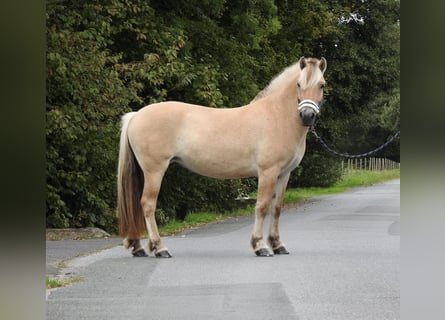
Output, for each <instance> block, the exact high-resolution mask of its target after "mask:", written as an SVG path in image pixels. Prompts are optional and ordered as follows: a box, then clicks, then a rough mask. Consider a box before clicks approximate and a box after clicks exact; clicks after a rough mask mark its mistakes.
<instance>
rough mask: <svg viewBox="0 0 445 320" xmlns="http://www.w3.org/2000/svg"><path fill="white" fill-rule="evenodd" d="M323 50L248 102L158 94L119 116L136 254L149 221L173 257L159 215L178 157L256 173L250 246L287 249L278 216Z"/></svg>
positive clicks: (191, 163) (213, 168) (122, 174)
mask: <svg viewBox="0 0 445 320" xmlns="http://www.w3.org/2000/svg"><path fill="white" fill-rule="evenodd" d="M326 66H327V62H326V59H325V58H321V60H318V59H315V58H304V57H302V58H301V59H300V60H299V61H298V62H297V63H295V64H293V65H291V66H290V67H288V68H286V69H285V70H284V71H283V72H282V73H280V74H279V75H278V76H277V77H275V78H274V79H273V80H272V81H271V82H270V84H269V85H268V86H267V87H266V88H265V89H264V90H263V91H261V92H260V93H259V94H258V95H257V96H256V97H255V98H254V99H253V100H252V101H251V102H250V103H249V104H248V105H245V106H242V107H237V108H227V109H216V108H208V107H203V106H198V105H192V104H186V103H182V102H161V103H156V104H152V105H149V106H146V107H144V108H142V109H140V110H139V111H138V112H130V113H127V114H125V115H124V116H123V118H122V132H121V137H120V152H119V168H118V218H119V232H120V235H121V236H123V237H124V238H125V239H124V245H125V247H126V248H131V249H132V254H133V255H134V256H137V257H139V256H147V253H146V251H145V250H144V249H143V247H142V245H141V241H140V238H141V234H142V233H143V231H144V228H145V224H146V227H147V230H148V239H149V241H148V251H149V252H150V253H154V255H155V256H156V257H163V258H169V257H171V255H170V253H169V251H168V249H167V247H165V246H164V244H163V243H162V241H161V238H160V236H159V232H158V227H157V224H156V220H155V209H156V201H157V197H158V194H159V189H160V186H161V182H162V179H163V176H164V173H165V171H166V170H167V167H168V166H169V164H170V163H173V162H177V163H179V164H181V165H182V166H184V167H185V168H187V169H189V170H191V171H193V172H196V173H198V174H201V175H204V176H208V177H213V178H218V179H234V178H243V177H252V176H256V177H258V197H257V202H256V206H255V222H254V225H253V231H252V235H251V246H252V249H253V251H254V252H255V254H256V255H257V256H262V257H264V256H271V255H273V254H272V253H271V252H270V250H269V247H268V246H267V244H266V241H265V240H264V239H263V223H264V218H265V217H266V215H267V214H271V220H270V227H269V234H268V238H267V241H268V243H269V245H270V247H271V249H272V251H273V253H274V254H289V251H288V250H287V249H286V247H285V245H284V243H283V242H282V241H281V239H280V233H279V227H278V221H279V218H280V211H281V206H282V200H283V194H284V191H285V189H286V186H287V182H288V180H289V175H290V172H291V171H292V170H293V169H295V168H296V167H297V166H298V165H299V163H300V161H301V159H302V158H303V155H304V152H305V148H306V135H307V132H308V128H309V127H310V126H311V125H313V124H314V121H315V117H316V115H317V114H318V113H319V112H320V106H321V102H322V99H323V88H324V85H325V80H324V78H323V74H324V72H325V70H326Z"/></svg>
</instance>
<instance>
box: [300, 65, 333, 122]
mask: <svg viewBox="0 0 445 320" xmlns="http://www.w3.org/2000/svg"><path fill="white" fill-rule="evenodd" d="M298 63H299V65H300V69H301V72H300V76H299V79H298V81H297V87H298V88H297V96H298V111H299V114H300V119H301V121H302V123H303V125H304V126H307V127H310V126H312V125H313V124H314V122H315V117H316V115H317V114H318V113H319V112H320V109H321V104H322V101H323V89H324V86H325V80H324V77H323V74H324V72H325V71H326V67H327V61H326V59H325V58H321V60H318V59H314V58H308V59H306V58H305V57H301V59H300V60H299V62H298Z"/></svg>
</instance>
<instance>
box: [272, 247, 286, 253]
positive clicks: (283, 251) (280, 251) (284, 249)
mask: <svg viewBox="0 0 445 320" xmlns="http://www.w3.org/2000/svg"><path fill="white" fill-rule="evenodd" d="M273 253H274V254H289V251H287V249H286V248H285V247H284V246H281V247H278V248H276V249H273Z"/></svg>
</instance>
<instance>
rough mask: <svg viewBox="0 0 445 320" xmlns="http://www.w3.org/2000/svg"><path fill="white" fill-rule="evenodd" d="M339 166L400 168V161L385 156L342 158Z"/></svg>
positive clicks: (354, 168) (382, 168)
mask: <svg viewBox="0 0 445 320" xmlns="http://www.w3.org/2000/svg"><path fill="white" fill-rule="evenodd" d="M341 167H342V169H343V171H344V170H370V171H380V170H390V169H400V162H396V161H393V160H390V159H386V158H349V159H346V160H342V162H341Z"/></svg>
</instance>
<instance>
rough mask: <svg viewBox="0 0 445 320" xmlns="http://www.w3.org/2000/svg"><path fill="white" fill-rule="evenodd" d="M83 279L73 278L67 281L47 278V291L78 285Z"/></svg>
mask: <svg viewBox="0 0 445 320" xmlns="http://www.w3.org/2000/svg"><path fill="white" fill-rule="evenodd" d="M81 280H82V278H80V277H72V278H66V279H57V278H50V277H48V276H47V277H46V289H54V288H60V287H66V286H68V285H70V284H72V283H76V282H79V281H81Z"/></svg>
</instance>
